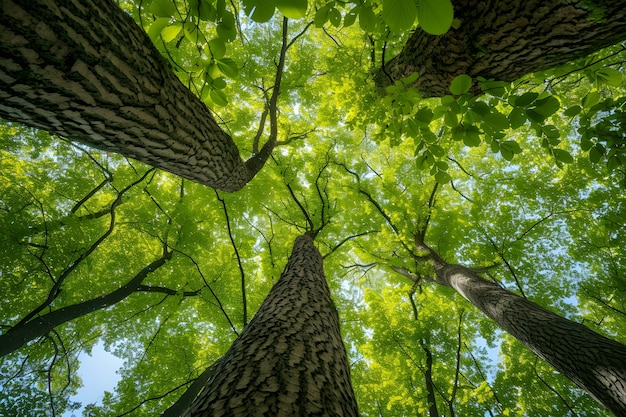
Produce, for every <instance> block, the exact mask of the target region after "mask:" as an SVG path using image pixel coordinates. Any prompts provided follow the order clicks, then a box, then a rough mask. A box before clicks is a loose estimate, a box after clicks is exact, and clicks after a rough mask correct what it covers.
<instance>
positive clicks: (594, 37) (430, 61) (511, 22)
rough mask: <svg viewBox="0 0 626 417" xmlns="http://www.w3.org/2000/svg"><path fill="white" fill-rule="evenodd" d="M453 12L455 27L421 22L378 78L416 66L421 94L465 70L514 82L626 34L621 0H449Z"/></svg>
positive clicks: (440, 90) (435, 93) (398, 75)
mask: <svg viewBox="0 0 626 417" xmlns="http://www.w3.org/2000/svg"><path fill="white" fill-rule="evenodd" d="M454 17H455V19H456V21H457V23H456V25H455V27H454V28H452V29H451V30H450V31H448V32H447V33H445V34H443V35H441V36H436V35H431V34H429V33H427V32H426V31H424V30H422V29H419V28H418V29H417V30H416V31H415V32H414V33H413V34H412V35H411V37H410V38H409V39H408V41H407V42H406V44H405V45H404V47H403V49H402V52H401V53H400V54H398V55H397V56H395V57H394V58H393V59H391V60H389V61H388V62H383V64H382V68H381V70H380V71H379V72H378V74H377V76H376V79H377V82H378V84H379V85H380V86H382V87H385V86H387V85H390V84H393V82H394V81H396V80H400V79H402V78H405V77H408V76H409V75H411V74H412V73H414V72H417V73H418V74H419V75H420V76H419V78H417V80H416V81H415V85H416V86H417V89H418V90H419V92H420V94H421V95H422V96H423V97H440V96H444V95H446V94H449V90H448V88H449V87H450V84H451V83H452V80H453V79H454V78H455V77H457V76H459V75H462V74H467V75H469V76H471V77H472V78H476V77H482V78H483V79H486V80H490V79H491V80H497V81H506V82H511V81H515V80H517V79H518V78H520V77H521V76H523V75H525V74H528V73H531V72H537V71H541V70H544V69H547V68H553V67H556V66H559V65H562V64H565V63H567V62H570V61H574V60H576V59H578V58H582V57H585V56H588V55H589V54H590V53H591V52H593V51H597V50H598V49H602V48H605V47H607V46H610V45H614V44H616V43H618V42H621V41H623V40H625V39H626V24H625V23H624V22H625V21H626V14H625V12H624V8H623V7H622V4H621V2H619V1H611V0H609V1H600V2H594V3H593V4H589V3H587V2H585V1H577V2H567V1H557V2H552V3H550V4H549V5H548V4H545V3H543V2H541V1H535V2H533V1H527V2H524V3H523V4H515V5H511V4H510V3H507V2H503V1H495V2H492V3H485V2H480V1H470V0H463V1H456V2H454ZM479 91H480V89H478V88H475V90H474V92H479Z"/></svg>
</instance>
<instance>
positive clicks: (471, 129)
mask: <svg viewBox="0 0 626 417" xmlns="http://www.w3.org/2000/svg"><path fill="white" fill-rule="evenodd" d="M480 142H481V140H480V131H479V130H478V128H477V127H476V126H472V125H469V126H465V129H464V130H463V143H464V144H465V145H467V146H472V147H474V146H479V145H480Z"/></svg>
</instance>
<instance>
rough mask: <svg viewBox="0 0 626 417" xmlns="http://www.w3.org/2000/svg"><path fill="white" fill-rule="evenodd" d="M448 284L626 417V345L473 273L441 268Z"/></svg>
mask: <svg viewBox="0 0 626 417" xmlns="http://www.w3.org/2000/svg"><path fill="white" fill-rule="evenodd" d="M436 269H437V282H439V283H440V284H443V285H448V286H450V287H452V288H454V289H455V290H456V291H458V292H459V293H460V294H461V295H462V296H463V297H465V298H466V299H467V300H469V301H470V302H471V303H472V304H474V305H475V306H476V307H478V308H479V309H480V310H481V311H483V312H484V313H485V314H486V315H487V316H489V317H490V318H491V319H493V320H494V321H495V322H496V323H498V325H499V326H500V327H501V328H502V329H504V330H505V331H507V332H508V333H509V334H511V335H512V336H514V337H515V338H517V339H518V340H519V341H520V342H522V343H523V344H525V345H526V346H527V347H529V348H530V349H531V350H532V351H533V352H535V354H537V355H538V356H539V357H541V358H543V359H545V360H546V362H548V363H549V364H551V365H552V366H554V367H555V368H556V369H557V370H558V371H559V372H561V373H562V374H563V375H565V376H566V377H567V378H569V379H570V380H572V381H574V382H575V383H576V384H577V385H578V386H580V387H581V388H582V389H584V390H585V391H587V392H588V393H589V394H591V395H592V396H593V397H594V398H595V399H596V400H597V401H598V402H600V403H601V404H603V405H604V406H605V407H607V408H608V409H609V410H610V411H611V412H613V413H614V414H615V415H616V416H619V417H626V346H624V345H622V344H620V343H617V342H616V341H614V340H611V339H608V338H606V337H604V336H602V335H600V334H598V333H596V332H594V331H592V330H591V329H589V328H587V327H585V326H583V325H582V324H579V323H576V322H573V321H570V320H567V319H565V318H563V317H561V316H558V315H556V314H554V313H552V312H550V311H548V310H546V309H544V308H542V307H540V306H538V305H537V304H535V303H533V302H531V301H529V300H527V299H525V298H522V297H519V296H517V295H515V294H513V293H512V292H510V291H507V290H505V289H503V288H500V287H499V286H497V285H496V284H494V283H491V282H489V281H486V280H484V279H482V278H480V277H479V276H478V275H476V274H475V273H474V272H473V271H472V270H470V269H468V268H465V267H462V266H459V265H450V264H445V263H443V262H437V263H436Z"/></svg>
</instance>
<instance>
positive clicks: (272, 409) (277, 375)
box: [183, 235, 358, 417]
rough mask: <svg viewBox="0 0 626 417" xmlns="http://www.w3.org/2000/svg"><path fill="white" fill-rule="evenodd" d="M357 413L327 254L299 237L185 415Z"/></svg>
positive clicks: (309, 241)
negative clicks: (326, 271)
mask: <svg viewBox="0 0 626 417" xmlns="http://www.w3.org/2000/svg"><path fill="white" fill-rule="evenodd" d="M357 414H358V413H357V406H356V402H355V399H354V392H353V391H352V384H351V382H350V372H349V367H348V359H347V356H346V351H345V348H344V345H343V342H342V340H341V334H340V332H339V316H338V314H337V310H336V309H335V306H334V304H333V302H332V300H331V298H330V290H329V288H328V284H327V283H326V278H325V276H324V269H323V264H322V257H321V256H320V253H319V252H318V250H317V249H316V248H315V246H314V245H313V239H312V238H311V237H310V236H308V235H304V236H300V237H298V238H297V239H296V241H295V244H294V247H293V251H292V253H291V257H290V258H289V262H288V264H287V267H286V268H285V271H284V272H283V274H282V276H281V278H280V280H279V281H278V282H277V283H276V285H274V287H273V288H272V290H271V292H270V293H269V295H268V296H267V298H266V299H265V301H264V303H263V305H262V306H261V308H260V309H259V311H258V312H257V314H256V315H255V316H254V318H253V319H252V321H250V323H249V324H248V326H247V327H246V328H245V330H244V332H243V333H242V334H241V335H240V336H239V338H238V339H237V340H236V341H235V342H234V343H233V345H232V346H231V348H230V349H229V350H228V352H227V353H226V354H225V355H224V356H223V357H222V359H220V362H219V364H218V366H217V368H216V370H215V374H214V375H213V376H212V377H211V378H210V379H209V381H208V382H207V384H206V386H205V388H204V390H203V392H202V393H201V394H200V395H199V397H198V398H196V400H195V401H194V402H193V403H192V404H191V406H190V408H189V409H188V410H187V411H186V413H185V414H183V415H184V416H186V417H187V416H205V417H206V416H216V417H217V416H219V417H226V416H237V417H243V416H258V417H261V416H268V417H269V416H345V417H348V416H357Z"/></svg>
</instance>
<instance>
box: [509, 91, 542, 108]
mask: <svg viewBox="0 0 626 417" xmlns="http://www.w3.org/2000/svg"><path fill="white" fill-rule="evenodd" d="M537 97H539V93H535V92H533V91H529V92H527V93H524V94H522V95H521V96H517V97H515V98H514V100H513V105H515V106H517V107H528V106H529V105H530V104H531V103H532V102H533V101H535V99H536V98H537Z"/></svg>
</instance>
